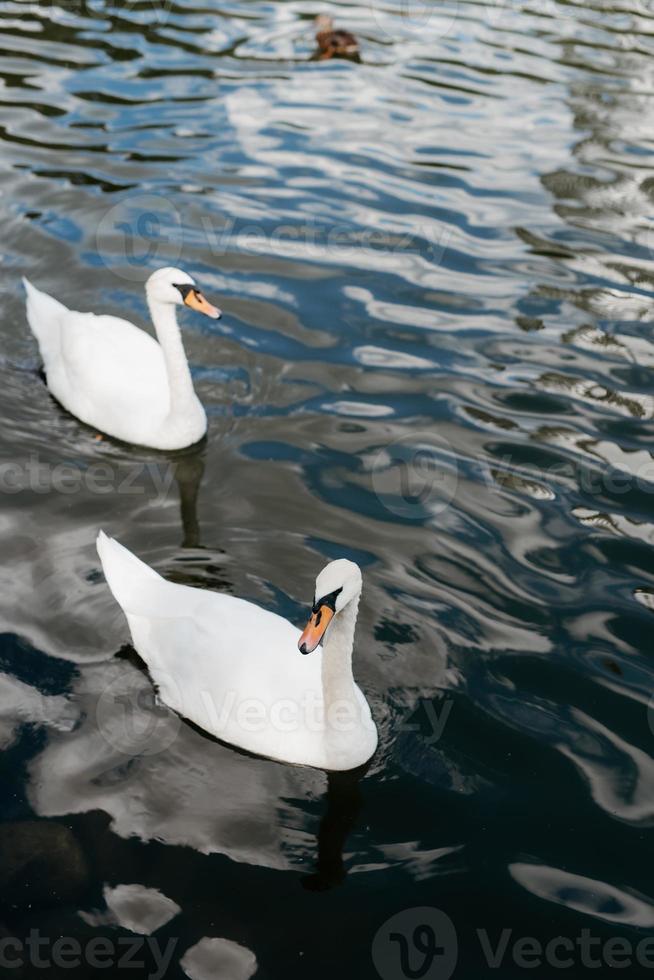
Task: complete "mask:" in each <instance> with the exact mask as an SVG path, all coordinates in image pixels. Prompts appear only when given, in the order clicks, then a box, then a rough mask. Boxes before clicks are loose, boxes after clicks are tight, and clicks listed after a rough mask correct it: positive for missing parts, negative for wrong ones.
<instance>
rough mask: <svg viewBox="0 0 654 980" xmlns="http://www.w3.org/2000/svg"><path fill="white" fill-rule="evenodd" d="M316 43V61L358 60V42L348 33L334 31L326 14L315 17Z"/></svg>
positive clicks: (331, 21) (331, 22) (332, 24)
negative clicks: (332, 59) (330, 59)
mask: <svg viewBox="0 0 654 980" xmlns="http://www.w3.org/2000/svg"><path fill="white" fill-rule="evenodd" d="M316 41H317V42H318V50H317V51H316V54H315V57H316V58H317V59H318V61H325V60H326V59H327V58H349V59H350V60H351V61H358V60H359V42H358V41H357V39H356V38H355V36H354V34H350V32H349V31H335V30H334V22H333V20H332V19H331V17H329V16H328V15H327V14H319V15H318V17H316Z"/></svg>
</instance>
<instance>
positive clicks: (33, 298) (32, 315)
mask: <svg viewBox="0 0 654 980" xmlns="http://www.w3.org/2000/svg"><path fill="white" fill-rule="evenodd" d="M23 286H24V287H25V292H26V293H27V322H28V323H29V325H30V330H31V331H32V333H33V334H34V336H35V337H36V339H37V340H38V342H39V349H40V351H41V357H42V358H43V361H44V363H45V366H46V369H47V366H48V360H50V359H51V358H53V357H55V356H56V355H57V354H58V353H59V347H60V329H61V320H62V318H63V316H64V314H66V313H68V310H67V309H66V307H65V306H64V305H63V303H60V302H59V301H58V300H56V299H54V298H53V297H52V296H48V294H47V293H42V292H41V290H40V289H37V288H36V286H33V285H32V283H31V282H30V281H29V279H25V277H23Z"/></svg>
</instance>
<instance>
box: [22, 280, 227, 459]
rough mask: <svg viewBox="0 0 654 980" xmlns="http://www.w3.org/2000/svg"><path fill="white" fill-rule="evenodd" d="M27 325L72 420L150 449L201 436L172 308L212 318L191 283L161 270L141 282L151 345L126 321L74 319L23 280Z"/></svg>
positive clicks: (201, 417) (179, 445) (201, 414)
mask: <svg viewBox="0 0 654 980" xmlns="http://www.w3.org/2000/svg"><path fill="white" fill-rule="evenodd" d="M23 283H24V285H25V290H26V292H27V319H28V322H29V325H30V328H31V330H32V333H33V334H34V335H35V337H36V339H37V341H38V343H39V349H40V351H41V357H42V358H43V364H44V368H45V373H46V379H47V385H48V388H49V390H50V392H51V393H52V394H53V395H54V397H55V398H56V399H57V401H58V402H60V404H61V405H63V407H64V408H66V409H67V410H68V411H69V412H70V413H71V414H72V415H74V416H76V418H78V419H80V420H81V421H82V422H85V423H86V424H87V425H90V426H93V427H94V428H95V429H98V430H99V431H100V432H104V433H106V434H107V435H110V436H113V437H114V438H116V439H122V440H123V441H124V442H130V443H134V444H136V445H140V446H149V447H152V448H153V449H183V448H184V447H186V446H190V445H193V443H196V442H198V441H199V440H200V439H201V438H202V437H203V436H204V434H205V432H206V430H207V416H206V414H205V411H204V409H203V407H202V405H201V404H200V402H199V400H198V398H197V395H196V394H195V390H194V388H193V381H192V379H191V373H190V370H189V366H188V361H187V359H186V355H185V353H184V347H183V344H182V339H181V335H180V332H179V327H178V325H177V319H176V315H175V307H176V306H177V305H181V304H182V303H185V304H186V305H187V306H190V307H191V308H192V309H196V310H199V311H200V312H202V313H205V314H206V315H207V316H210V317H212V318H213V319H217V318H218V317H219V316H220V311H219V310H217V309H216V308H215V307H214V306H211V304H209V303H207V301H206V300H205V298H204V297H203V296H202V294H201V293H200V292H199V291H198V289H197V288H196V286H195V283H194V282H193V280H192V279H191V277H190V276H189V275H188V274H187V273H185V272H182V271H181V270H179V269H169V268H168V269H160V270H158V271H157V272H155V273H154V274H153V275H152V276H150V278H149V279H148V281H147V283H146V295H147V300H148V306H149V308H150V313H151V316H152V322H153V324H154V327H155V330H156V332H157V338H158V342H157V340H154V338H152V337H151V336H150V335H149V334H147V333H145V332H144V331H143V330H140V329H139V328H138V327H135V326H134V324H132V323H129V322H128V321H127V320H122V319H120V318H119V317H115V316H106V315H101V316H98V315H96V314H95V313H77V312H76V311H74V310H69V309H67V308H66V307H65V306H63V304H62V303H60V302H58V300H56V299H53V297H52V296H48V295H47V293H43V292H41V291H40V290H38V289H36V287H35V286H33V285H32V284H31V283H30V282H28V281H27V279H24V280H23Z"/></svg>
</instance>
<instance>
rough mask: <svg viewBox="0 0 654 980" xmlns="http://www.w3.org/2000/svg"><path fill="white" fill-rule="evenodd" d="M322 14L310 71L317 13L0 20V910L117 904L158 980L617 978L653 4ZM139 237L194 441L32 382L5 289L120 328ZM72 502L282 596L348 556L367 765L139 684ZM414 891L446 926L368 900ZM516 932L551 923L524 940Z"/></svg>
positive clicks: (646, 452) (628, 932) (638, 929)
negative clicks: (294, 747) (251, 978)
mask: <svg viewBox="0 0 654 980" xmlns="http://www.w3.org/2000/svg"><path fill="white" fill-rule="evenodd" d="M332 6H333V7H334V9H335V11H336V13H337V15H338V16H337V19H338V21H339V23H340V24H341V25H342V26H345V27H347V28H349V29H351V30H353V31H355V32H356V33H357V34H358V35H359V37H360V39H361V43H362V51H363V63H362V64H360V65H354V64H349V63H344V62H339V63H336V62H333V63H316V62H311V61H310V60H309V59H310V57H311V54H312V50H313V45H312V29H311V28H312V23H311V21H312V17H313V16H314V14H315V13H316V12H317V10H318V9H325V8H319V6H318V5H316V4H311V3H300V2H295V0H294V2H263V0H262V2H245V0H241V2H232V3H229V4H225V5H218V4H216V3H214V2H213V0H208V2H206V3H205V4H203V5H200V4H198V3H197V2H196V0H188V2H175V3H171V4H170V5H168V6H165V7H163V8H162V7H161V6H159V5H153V4H151V3H149V2H137V3H119V4H116V5H110V4H108V3H104V2H102V0H95V2H84V0H79V2H76V3H74V4H73V3H71V4H69V5H68V6H66V7H64V6H61V5H58V4H56V3H46V2H40V3H24V2H21V3H19V2H3V3H2V4H1V5H0V17H1V21H2V32H3V33H2V38H1V40H0V59H1V61H0V71H1V74H2V80H3V89H2V102H1V109H0V125H1V127H2V128H1V134H2V168H1V175H2V183H1V186H0V191H1V196H0V213H1V216H2V253H3V256H2V258H3V261H2V267H1V272H2V295H3V315H2V329H1V336H0V356H1V360H0V411H1V413H2V419H3V426H2V434H1V436H0V463H1V466H0V478H1V480H2V491H3V492H2V494H1V495H0V507H1V510H0V533H1V540H2V563H1V566H0V582H1V586H2V588H1V590H0V597H1V598H0V604H1V608H0V615H1V618H2V626H1V629H2V635H1V636H0V657H1V668H2V674H1V675H0V687H1V692H2V698H1V701H0V711H1V716H0V739H1V744H2V746H3V749H4V751H3V754H2V761H3V783H4V787H5V788H4V792H3V795H2V818H3V820H4V821H5V822H6V825H5V827H4V828H3V829H4V831H5V832H4V834H3V836H2V843H0V883H1V885H2V887H1V889H0V896H1V899H0V900H1V907H0V939H2V937H5V938H11V937H16V938H18V939H20V940H21V941H24V940H25V937H26V936H28V934H29V931H30V929H38V930H39V935H40V936H42V937H46V938H47V939H48V942H49V943H50V944H52V942H54V940H55V939H57V937H61V936H63V937H70V938H71V939H72V940H75V941H77V942H78V943H80V944H81V948H82V949H83V951H84V950H85V951H86V952H84V957H85V960H84V963H83V965H81V966H80V967H79V968H72V967H66V966H61V967H59V966H57V965H56V964H55V965H53V966H52V967H51V969H50V971H49V973H48V975H49V976H59V975H61V976H67V977H68V976H73V977H74V976H81V977H85V976H90V975H96V972H98V971H97V970H96V971H94V970H93V964H92V963H90V962H89V955H90V954H89V953H88V943H89V941H90V940H91V939H93V938H97V937H104V938H105V939H107V940H108V941H109V942H110V943H113V944H114V948H117V947H116V944H117V943H118V942H119V940H124V939H126V938H127V937H129V936H130V935H133V934H134V933H136V934H143V933H146V934H148V933H151V934H152V935H150V936H149V939H150V940H152V941H154V940H156V942H157V943H158V944H159V947H160V948H161V949H163V948H164V947H166V944H167V943H169V942H172V943H173V945H172V947H171V949H172V950H173V952H172V957H171V959H170V961H169V965H168V968H167V970H166V971H165V975H166V976H167V977H170V978H180V977H183V976H191V977H193V978H200V980H205V978H209V977H212V978H213V977H220V978H221V980H223V978H226V980H241V978H243V977H245V976H248V975H249V974H251V973H252V970H253V968H254V961H253V957H256V967H257V969H258V973H257V976H258V977H262V978H263V977H266V978H279V977H284V978H289V977H312V978H314V977H320V978H322V977H325V978H333V977H334V976H340V977H343V978H348V980H349V978H353V980H355V978H356V980H363V978H376V977H378V976H381V977H382V980H401V978H402V977H407V976H426V977H427V978H428V980H434V978H436V980H447V977H449V976H450V974H451V972H452V970H454V976H455V977H463V978H479V977H482V976H486V975H488V976H498V977H502V978H505V977H514V976H515V977H521V976H524V975H530V976H548V977H550V976H552V975H555V976H559V975H562V976H568V977H578V976H584V977H585V976H587V975H589V974H592V975H594V976H597V975H598V969H599V967H598V964H601V963H604V964H605V966H610V965H616V963H613V964H611V962H610V959H611V957H612V956H613V957H615V960H616V961H617V962H618V963H622V964H625V963H627V965H629V966H631V970H632V972H633V971H634V970H635V969H636V968H637V967H636V964H639V965H640V967H641V968H645V967H646V966H648V962H647V950H648V948H649V947H647V946H642V945H641V946H640V947H638V948H639V950H640V951H639V952H638V954H636V952H635V950H636V947H637V944H639V943H641V942H642V941H643V940H646V939H647V937H648V936H650V934H651V932H652V930H653V928H654V880H653V875H652V860H651V858H652V830H651V828H652V825H653V823H654V763H653V762H652V758H651V752H652V747H653V746H654V734H653V728H652V726H653V725H654V720H653V719H652V715H651V714H649V713H648V704H649V698H650V694H651V686H652V676H653V666H652V656H653V653H652V635H653V629H654V620H653V619H652V611H653V610H654V550H653V548H652V545H653V544H654V461H653V459H652V455H651V444H652V437H653V436H654V421H653V418H654V371H653V370H652V367H653V366H654V345H653V343H652V340H651V339H650V335H651V325H650V322H649V321H650V310H651V306H652V302H651V289H652V279H653V274H654V257H653V255H652V251H651V248H652V245H653V244H654V232H653V231H652V196H653V189H654V158H653V156H652V153H653V152H654V143H653V138H652V132H653V131H652V118H653V113H654V99H653V94H654V69H653V67H652V66H653V65H654V60H653V59H652V55H653V54H654V8H652V7H651V4H650V3H649V2H645V0H624V2H614V0H612V2H611V3H601V2H593V3H577V4H573V3H563V2H560V3H559V2H554V0H545V2H540V0H539V2H536V0H526V2H518V0H515V2H514V0H507V2H506V3H501V2H497V3H489V4H481V3H473V2H459V3H453V4H439V5H438V6H437V7H424V6H421V5H420V4H418V3H416V4H415V5H414V6H411V5H410V4H407V3H403V2H400V0H380V2H379V3H377V2H376V0H374V2H372V3H371V4H370V5H367V4H366V3H362V4H361V5H359V6H354V5H346V4H342V5H339V4H333V5H332ZM166 264H178V265H181V266H182V267H184V268H185V269H187V270H188V271H190V272H192V273H193V274H195V275H196V276H197V278H198V280H199V281H200V282H201V283H202V285H203V287H204V288H205V290H206V292H207V294H208V295H209V296H210V297H212V298H214V299H216V300H217V301H218V302H219V304H220V306H222V308H223V310H224V312H225V316H224V319H223V320H222V321H220V323H213V322H209V321H208V320H206V321H202V320H201V318H192V316H191V315H190V314H188V315H187V316H185V317H184V336H185V342H186V346H187V351H188V353H189V358H190V361H191V363H192V365H193V369H194V374H195V378H196V382H197V389H198V392H199V394H200V396H201V398H202V400H203V402H204V404H205V405H206V406H207V409H208V412H209V414H210V430H209V437H208V440H207V442H206V443H205V444H204V445H202V446H200V447H197V448H196V449H194V450H191V451H188V452H185V453H181V454H177V455H172V456H166V455H162V454H157V453H148V452H145V451H140V450H135V449H131V448H129V447H126V446H122V445H119V444H114V443H112V442H111V441H110V440H103V441H96V440H95V438H94V433H93V432H91V431H89V430H87V429H85V428H84V427H82V426H80V425H79V424H78V423H77V422H76V421H75V420H74V419H72V418H71V417H69V416H67V415H66V414H65V413H64V412H62V411H61V410H60V409H59V408H58V407H57V406H56V405H55V404H54V403H53V402H52V401H51V399H50V398H49V396H48V394H47V391H46V389H45V387H44V385H43V382H42V380H41V378H40V377H39V375H38V371H37V368H38V356H37V350H36V347H35V342H34V340H33V339H32V337H31V336H30V334H29V332H28V329H27V326H26V322H25V316H24V306H23V296H22V291H21V286H20V276H21V275H22V274H26V275H28V276H29V277H30V278H31V279H32V280H33V281H34V282H35V283H36V284H37V285H39V286H41V287H42V288H44V289H46V290H48V291H50V292H52V293H54V294H55V295H57V296H58V297H59V298H60V299H61V300H62V301H64V302H66V303H67V304H68V305H69V306H73V307H76V308H79V309H94V310H96V311H108V312H114V313H122V314H123V315H126V316H128V317H131V318H134V319H135V320H136V321H137V322H138V323H141V324H143V323H145V322H146V321H147V316H146V309H145V303H144V299H143V292H142V283H143V281H144V279H145V277H146V275H147V272H148V270H151V269H153V268H156V267H158V266H161V265H166ZM17 491H20V492H17ZM180 500H181V506H180ZM99 527H104V528H105V529H106V530H107V531H108V532H110V533H112V534H114V535H116V536H117V537H118V538H120V539H121V540H122V541H123V542H124V543H125V544H126V545H127V546H128V547H130V548H131V549H132V550H134V551H135V552H137V553H138V554H140V555H141V556H143V557H144V558H145V559H146V560H147V561H148V562H150V563H151V564H153V565H155V566H156V567H157V568H158V569H159V570H160V571H161V572H162V573H164V574H165V575H166V576H168V577H170V578H172V579H174V580H176V581H183V582H189V583H192V584H195V585H198V586H201V587H206V588H211V589H223V590H227V591H230V592H233V593H234V594H237V595H242V596H244V597H247V598H250V599H252V600H254V601H257V602H259V603H263V604H265V605H266V606H268V607H269V608H271V609H275V610H277V611H279V612H280V613H282V614H284V615H286V616H289V617H290V618H292V619H293V620H294V621H295V622H297V623H298V624H300V623H301V622H302V619H303V616H304V614H305V611H306V606H307V602H308V601H309V599H310V598H311V591H312V587H313V579H314V576H315V574H316V572H317V571H318V570H319V568H320V567H321V566H322V564H324V562H325V561H326V560H328V559H330V558H332V557H335V556H340V555H345V556H348V557H351V558H354V559H355V560H357V561H358V562H359V563H360V564H361V566H362V568H363V570H364V576H365V590H364V598H363V603H362V607H361V614H360V623H359V627H358V633H357V648H356V663H355V667H356V674H357V677H358V679H359V681H360V683H361V685H362V687H363V688H364V690H365V691H366V693H367V695H368V697H369V699H370V702H371V704H372V706H373V712H374V714H375V717H376V719H377V721H378V724H379V727H380V732H381V744H380V748H379V751H378V753H377V755H376V756H375V758H374V759H373V761H372V763H371V765H370V767H369V769H368V771H367V772H366V773H363V774H356V775H355V776H339V777H332V778H331V779H330V780H329V784H328V781H327V779H326V777H325V775H324V774H322V773H319V772H314V771H310V770H305V769H294V768H291V767H286V766H283V765H278V764H275V763H272V762H267V761H263V760H258V759H253V758H249V757H247V756H245V755H242V754H239V753H237V752H235V751H233V750H232V749H229V748H228V747H226V746H223V745H220V744H218V743H215V742H213V741H210V740H209V739H207V738H205V737H204V736H203V735H202V734H201V733H200V732H199V731H197V730H196V729H194V728H192V727H190V726H188V725H187V724H185V723H180V722H179V720H178V719H177V718H176V717H175V716H174V715H172V714H170V713H168V712H166V711H165V710H163V709H161V708H160V707H158V706H157V704H156V703H155V702H154V701H153V700H152V696H151V685H150V682H149V680H148V678H147V675H144V674H143V673H142V672H141V670H140V669H139V665H138V663H136V662H135V660H134V658H133V657H132V656H130V651H129V648H128V647H127V639H128V635H127V630H126V625H125V622H124V620H123V618H122V615H121V613H120V611H119V610H118V608H117V606H116V605H115V604H114V602H113V600H112V598H111V596H110V595H109V593H108V590H107V588H106V586H105V584H104V581H103V578H102V575H101V573H100V571H99V567H98V559H97V557H96V554H95V550H94V544H93V541H94V537H95V534H96V532H97V530H98V528H99ZM119 651H122V652H121V655H120V657H116V656H115V655H116V653H117V652H119ZM126 698H127V699H126ZM125 885H129V886H132V887H131V889H129V890H128V891H127V892H126V891H125V889H124V888H123V889H121V888H119V887H118V886H125ZM116 889H118V890H117V891H116ZM126 895H127V899H126ZM421 906H429V907H433V908H434V909H437V910H439V911H440V912H441V913H443V916H446V917H447V919H446V918H444V917H443V916H441V918H440V919H438V913H436V915H437V918H436V920H433V921H432V920H430V919H429V916H430V915H432V916H433V915H434V913H424V912H420V911H418V912H415V911H409V912H408V913H406V915H405V917H404V918H403V919H402V920H401V921H399V925H397V927H393V925H392V924H391V925H390V926H388V925H385V923H387V920H388V919H389V918H390V917H391V916H393V915H395V914H397V913H400V912H403V911H404V910H414V909H416V908H420V907H421ZM174 913H175V914H174ZM166 919H167V920H168V921H165V920H166ZM448 920H449V921H448ZM430 921H432V925H433V926H434V930H435V931H434V933H433V934H432V933H430V932H429V922H430ZM162 923H163V924H162ZM419 926H425V928H424V929H423V930H422V931H420V930H419V931H418V932H417V933H416V932H415V928H416V927H419ZM130 928H131V929H132V931H131V932H130ZM393 928H395V934H396V937H395V939H390V938H389V935H388V934H389V932H390V931H393ZM380 929H381V933H379V935H378V938H377V940H376V944H375V945H374V947H373V940H374V937H375V936H376V935H377V934H378V931H379V930H380ZM502 930H511V933H510V935H509V938H508V939H507V940H506V944H505V952H504V958H503V959H501V960H500V963H499V965H498V966H497V967H496V968H493V967H492V966H491V964H490V963H489V962H488V958H487V955H486V954H485V953H484V949H485V946H484V942H485V941H486V943H487V944H490V946H491V947H492V948H493V950H494V949H495V947H496V946H497V945H498V943H499V942H500V939H501V937H502ZM584 930H585V933H584ZM480 931H481V932H480ZM484 931H486V932H484ZM486 933H487V934H488V936H487V939H486V940H485V939H484V937H485V935H486ZM589 934H590V937H591V938H592V940H593V943H594V945H592V946H591V947H590V949H591V952H590V953H589V951H588V948H584V945H583V944H584V941H585V940H584V938H583V937H584V935H585V936H586V937H587V938H588V935H589ZM433 936H435V937H436V940H437V943H436V945H437V946H438V949H436V950H435V949H434V948H433V946H432V944H431V939H430V937H432V938H433ZM505 936H506V934H505ZM398 937H399V938H398ZM457 937H458V955H457V947H456V938H457ZM525 937H535V938H536V939H537V940H538V941H539V942H540V943H541V944H542V945H543V946H545V944H547V943H548V942H549V941H550V940H552V939H554V938H556V937H563V939H564V941H565V942H566V944H568V945H569V946H570V947H571V948H572V949H573V952H567V951H566V948H564V947H561V946H559V947H556V948H555V949H554V950H553V949H552V948H550V949H549V952H548V953H547V955H545V954H543V955H541V956H540V959H539V956H538V954H537V953H536V954H534V953H533V947H532V952H531V954H530V955H527V956H526V960H527V961H528V962H529V963H530V964H532V965H533V963H534V962H536V963H539V962H540V963H541V965H540V966H538V965H537V966H536V967H535V968H527V967H526V966H525V961H524V959H521V958H520V953H521V951H522V953H524V952H525V950H524V948H523V947H524V942H523V947H520V948H519V949H518V950H517V951H516V948H515V946H514V943H515V942H516V941H519V940H523V941H524V939H525ZM207 939H227V940H231V941H232V942H235V943H238V944H239V946H240V947H241V949H240V950H239V949H236V948H234V947H229V948H227V947H225V945H224V944H222V945H221V944H220V943H214V944H210V943H208V942H206V940H207ZM202 940H205V942H203V943H202V944H201V945H199V946H198V944H200V943H201V941H202ZM621 941H622V945H620V943H621ZM611 942H613V945H611ZM627 945H629V948H630V949H631V950H632V952H631V953H629V952H625V950H626V949H627ZM192 947H195V949H194V950H192V952H191V953H187V950H189V949H190V948H192ZM404 947H406V949H404ZM2 948H3V950H4V949H5V947H2ZM48 949H50V952H51V951H52V950H51V946H50V947H48V946H47V945H46V946H45V947H44V949H43V951H42V955H45V956H46V957H47V956H48V955H49V954H48ZM649 949H650V952H649V965H650V966H651V964H652V962H654V956H652V955H651V948H649ZM620 950H622V953H621V954H620ZM247 951H249V953H248V952H247ZM403 951H404V952H405V953H407V952H408V954H409V960H408V961H407V960H405V961H402V959H401V953H402V952H403ZM141 952H142V954H143V956H145V960H146V965H145V966H144V967H143V968H142V970H141V974H139V975H146V974H147V973H148V972H150V973H151V974H152V973H154V970H155V964H154V961H153V955H154V954H153V950H152V947H150V946H148V947H147V948H146V949H145V952H144V953H143V951H141ZM3 955H4V954H3ZM7 955H10V956H11V957H14V956H15V952H14V948H13V947H12V948H11V954H7ZM554 957H558V963H557V961H556V960H555V959H554V960H553V958H554ZM637 957H638V958H637ZM135 958H136V959H137V960H138V959H139V956H136V957H135ZM141 958H142V956H141ZM22 961H23V967H22V970H19V969H11V970H9V975H11V976H25V977H32V976H37V975H38V976H43V975H44V971H43V969H39V968H38V967H37V966H36V965H34V963H33V961H32V960H31V959H30V957H29V956H28V955H27V954H26V953H25V954H24V955H23V956H22ZM110 961H111V962H113V963H114V967H115V969H117V965H116V964H115V961H114V960H111V957H110ZM180 961H183V964H184V969H185V972H183V971H182V966H180ZM562 963H565V964H566V965H565V966H563V965H562ZM593 963H594V964H595V967H596V968H595V969H594V972H593V965H592V964H593ZM407 964H408V965H407ZM115 969H110V970H107V969H105V970H104V972H102V971H99V972H101V973H102V975H104V976H107V975H112V976H113V975H115ZM421 971H422V972H421ZM600 972H601V970H600ZM118 975H121V973H120V972H119V973H118ZM127 975H130V974H127ZM132 975H134V974H132Z"/></svg>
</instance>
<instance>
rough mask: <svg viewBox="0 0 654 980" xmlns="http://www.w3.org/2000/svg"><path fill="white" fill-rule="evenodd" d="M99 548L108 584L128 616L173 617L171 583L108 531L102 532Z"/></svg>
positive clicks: (98, 543) (98, 541)
mask: <svg viewBox="0 0 654 980" xmlns="http://www.w3.org/2000/svg"><path fill="white" fill-rule="evenodd" d="M96 547H97V549H98V555H99V556H100V562H101V563H102V570H103V572H104V577H105V578H106V580H107V584H108V586H109V588H110V589H111V592H112V594H113V597H114V599H115V600H116V602H117V603H118V605H119V606H120V607H121V609H122V610H123V612H124V613H125V615H126V616H144V617H146V618H157V619H165V618H168V617H169V616H170V612H169V611H168V610H167V601H166V600H167V591H168V587H169V585H170V583H169V582H166V580H165V579H163V578H162V577H161V575H159V574H158V573H157V572H155V571H154V569H153V568H150V566H149V565H146V564H145V562H142V561H141V559H140V558H137V557H136V555H133V554H132V552H131V551H128V550H127V548H124V547H123V545H122V544H119V543H118V541H115V540H114V539H113V538H110V537H108V536H107V535H106V534H105V533H104V531H100V533H99V534H98V538H97V541H96Z"/></svg>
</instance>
